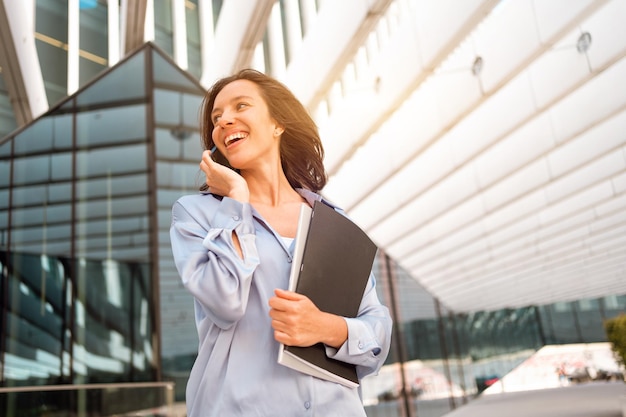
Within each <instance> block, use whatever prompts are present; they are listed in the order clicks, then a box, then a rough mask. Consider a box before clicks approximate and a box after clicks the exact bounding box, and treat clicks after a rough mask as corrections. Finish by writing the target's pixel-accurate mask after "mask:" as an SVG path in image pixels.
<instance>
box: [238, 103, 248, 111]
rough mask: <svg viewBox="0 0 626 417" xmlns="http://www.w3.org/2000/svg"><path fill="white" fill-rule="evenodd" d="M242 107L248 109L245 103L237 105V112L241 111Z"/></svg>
mask: <svg viewBox="0 0 626 417" xmlns="http://www.w3.org/2000/svg"><path fill="white" fill-rule="evenodd" d="M244 107H248V104H246V103H239V104H237V110H241V109H243V108H244Z"/></svg>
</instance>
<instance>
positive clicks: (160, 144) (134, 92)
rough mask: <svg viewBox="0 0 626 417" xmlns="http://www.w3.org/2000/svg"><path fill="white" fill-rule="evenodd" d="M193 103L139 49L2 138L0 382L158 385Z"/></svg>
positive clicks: (193, 134) (174, 72) (195, 97)
mask: <svg viewBox="0 0 626 417" xmlns="http://www.w3.org/2000/svg"><path fill="white" fill-rule="evenodd" d="M202 96H203V89H202V88H201V87H200V86H199V85H198V84H197V83H196V82H195V81H194V80H193V79H191V78H190V77H189V76H188V75H187V74H185V73H183V72H182V71H180V70H179V69H178V68H176V67H175V66H174V65H173V63H172V62H171V61H170V60H169V58H167V57H166V56H164V55H162V53H161V52H160V51H158V50H157V49H156V48H155V47H154V46H153V45H151V44H148V45H147V46H146V47H144V48H142V49H141V50H140V51H138V52H137V53H135V54H134V55H132V56H130V57H128V58H127V59H125V60H124V61H123V62H121V63H120V64H119V65H118V66H116V67H115V68H113V69H111V70H110V71H108V72H106V73H104V74H103V75H102V76H101V77H100V78H97V79H95V80H94V81H92V82H91V83H89V84H87V85H86V86H85V87H84V88H83V89H82V90H80V91H79V92H78V93H76V94H75V95H73V96H71V97H69V98H68V99H66V100H65V101H63V102H61V103H59V105H57V106H56V107H55V108H53V109H51V110H50V111H49V112H48V113H46V114H45V115H43V116H42V117H40V118H39V119H37V120H36V121H34V122H33V123H31V124H30V125H28V126H26V127H25V128H23V129H21V130H18V131H16V132H14V133H13V134H11V135H10V136H7V137H6V138H5V139H3V141H2V142H1V143H0V270H1V271H2V274H1V276H0V279H1V281H0V284H1V285H0V297H1V300H2V304H1V310H0V314H1V327H0V334H1V335H2V337H1V339H0V371H1V372H0V381H1V382H2V385H3V386H4V387H15V386H41V385H55V384H94V383H119V382H137V381H155V380H160V379H161V367H160V363H161V361H160V357H161V354H162V349H163V345H162V343H161V341H160V335H161V329H160V328H159V327H160V316H161V314H160V311H159V306H160V305H161V302H160V299H159V297H160V291H159V290H160V287H161V284H162V283H161V282H160V279H161V280H165V281H167V279H168V277H169V278H175V279H176V282H179V281H180V280H179V278H178V276H177V274H175V271H174V268H173V266H172V264H173V261H172V260H171V250H170V248H169V238H168V237H167V236H168V234H167V233H168V230H169V224H170V215H169V213H170V210H171V206H172V204H173V201H174V200H175V199H176V198H177V197H178V196H180V195H181V194H184V193H190V192H192V189H197V188H196V186H197V183H196V181H195V180H196V177H197V172H198V165H197V158H198V155H199V154H200V152H201V150H200V139H199V133H198V120H197V116H198V108H199V106H200V101H201V99H202ZM157 173H158V174H157ZM164 286H165V287H167V282H166V283H165V284H164ZM188 305H189V306H191V303H189V304H188ZM191 327H193V321H192V323H191ZM190 349H191V350H195V349H196V345H193V346H191V347H190ZM3 398H4V397H3ZM7 398H9V397H7ZM13 406H14V404H13V405H11V404H9V403H7V404H4V407H5V409H4V410H2V411H0V414H2V415H9V414H6V413H5V412H4V411H7V410H10V409H13ZM7 412H8V411H7ZM11 415H13V414H11ZM16 415H17V414H16Z"/></svg>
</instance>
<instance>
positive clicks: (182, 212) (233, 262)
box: [170, 197, 259, 329]
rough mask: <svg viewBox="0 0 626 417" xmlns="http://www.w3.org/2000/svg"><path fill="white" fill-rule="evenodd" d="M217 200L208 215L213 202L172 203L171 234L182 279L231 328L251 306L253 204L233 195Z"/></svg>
mask: <svg viewBox="0 0 626 417" xmlns="http://www.w3.org/2000/svg"><path fill="white" fill-rule="evenodd" d="M218 204H219V205H217V210H215V212H214V213H209V215H208V216H207V215H206V212H205V211H206V210H208V209H209V206H208V205H207V207H205V208H202V207H186V206H185V205H184V204H183V203H182V202H181V200H179V201H177V202H176V203H175V204H174V206H173V208H172V225H171V228H170V238H171V242H172V252H173V255H174V262H175V264H176V268H177V270H178V272H179V274H180V276H181V279H182V281H183V284H184V285H185V287H186V288H187V289H188V290H189V292H190V293H191V294H192V295H193V296H194V298H195V299H196V301H197V302H198V303H199V305H200V306H201V307H202V309H203V311H204V313H205V314H206V315H207V316H208V317H209V318H210V320H211V321H213V322H214V323H215V324H216V325H218V326H219V327H220V328H223V329H227V328H229V327H230V326H232V325H233V324H234V323H236V322H237V321H238V320H239V319H240V318H241V317H242V316H243V315H244V313H245V311H246V306H247V303H248V296H249V293H250V286H251V282H252V275H253V273H254V271H255V269H256V267H257V266H258V265H259V255H258V252H257V248H256V242H255V237H256V236H255V231H254V224H253V218H252V208H251V206H250V204H247V203H245V204H244V203H241V202H239V201H236V200H233V199H231V198H228V197H224V198H223V199H222V200H221V202H219V203H218ZM211 207H215V206H214V205H212V206H211ZM203 210H204V211H203ZM203 215H204V216H203ZM211 216H212V217H211ZM233 234H236V235H237V238H238V240H239V243H240V246H241V250H242V252H243V259H242V258H241V257H240V256H239V255H238V253H237V250H236V247H235V243H234V240H233Z"/></svg>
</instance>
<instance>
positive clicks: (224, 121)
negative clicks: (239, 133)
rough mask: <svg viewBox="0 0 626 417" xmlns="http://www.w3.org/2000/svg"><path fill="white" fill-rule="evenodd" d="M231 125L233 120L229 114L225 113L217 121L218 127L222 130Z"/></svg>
mask: <svg viewBox="0 0 626 417" xmlns="http://www.w3.org/2000/svg"><path fill="white" fill-rule="evenodd" d="M231 124H233V118H232V117H231V116H230V115H229V114H228V113H227V112H224V113H223V114H222V115H221V116H220V118H219V120H218V121H217V125H218V126H220V127H221V128H224V127H226V126H228V125H231Z"/></svg>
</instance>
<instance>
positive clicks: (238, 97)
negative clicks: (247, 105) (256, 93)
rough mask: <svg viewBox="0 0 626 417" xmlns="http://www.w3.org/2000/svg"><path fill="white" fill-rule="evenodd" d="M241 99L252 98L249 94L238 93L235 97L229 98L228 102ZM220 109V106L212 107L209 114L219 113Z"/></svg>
mask: <svg viewBox="0 0 626 417" xmlns="http://www.w3.org/2000/svg"><path fill="white" fill-rule="evenodd" d="M243 99H246V100H252V99H253V98H252V97H251V96H246V95H243V94H242V95H239V96H237V97H233V98H232V99H230V100H229V102H230V103H233V102H237V101H239V100H243ZM221 110H222V108H221V107H213V110H212V111H211V116H213V115H214V114H215V113H219V112H220V111H221Z"/></svg>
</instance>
